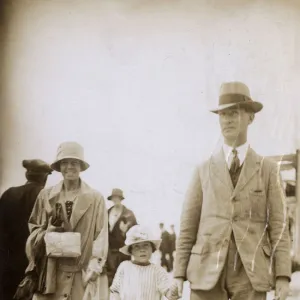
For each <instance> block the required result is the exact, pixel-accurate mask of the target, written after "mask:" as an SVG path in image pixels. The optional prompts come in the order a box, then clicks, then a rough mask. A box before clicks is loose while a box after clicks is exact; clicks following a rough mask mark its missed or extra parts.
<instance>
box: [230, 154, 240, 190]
mask: <svg viewBox="0 0 300 300" xmlns="http://www.w3.org/2000/svg"><path fill="white" fill-rule="evenodd" d="M232 154H233V158H232V162H231V165H230V169H229V174H230V177H231V180H232V183H233V186H234V187H235V186H236V184H237V181H238V179H239V175H240V159H239V157H238V152H237V150H236V149H232Z"/></svg>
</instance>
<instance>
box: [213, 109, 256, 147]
mask: <svg viewBox="0 0 300 300" xmlns="http://www.w3.org/2000/svg"><path fill="white" fill-rule="evenodd" d="M253 119H254V114H253V113H251V112H247V111H246V110H245V109H243V108H228V109H225V110H222V111H220V112H219V122H220V126H221V131H222V135H223V136H224V138H226V139H228V140H231V141H234V140H236V139H238V138H239V136H241V135H245V134H246V133H247V129H248V126H249V124H251V123H252V121H253Z"/></svg>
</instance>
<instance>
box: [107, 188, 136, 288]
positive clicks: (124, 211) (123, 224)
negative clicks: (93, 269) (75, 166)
mask: <svg viewBox="0 0 300 300" xmlns="http://www.w3.org/2000/svg"><path fill="white" fill-rule="evenodd" d="M107 199H108V200H110V201H112V202H113V203H114V205H113V206H112V207H111V208H110V209H109V210H108V221H109V224H108V226H109V250H108V257H107V275H108V283H109V286H111V284H112V281H113V279H114V276H115V274H116V272H117V269H118V267H119V265H120V263H121V262H123V261H125V260H130V259H131V258H130V256H127V255H125V254H123V253H121V252H120V251H119V249H120V248H122V247H123V246H124V245H125V239H126V232H127V231H128V230H129V229H130V228H131V227H132V226H134V225H137V222H136V218H135V215H134V213H133V212H132V211H131V210H129V209H128V208H127V207H126V206H125V205H123V204H122V201H123V200H124V199H125V198H124V195H123V191H122V190H121V189H113V191H112V194H111V195H110V196H109V197H108V198H107Z"/></svg>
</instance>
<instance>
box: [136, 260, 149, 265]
mask: <svg viewBox="0 0 300 300" xmlns="http://www.w3.org/2000/svg"><path fill="white" fill-rule="evenodd" d="M131 262H132V263H133V264H135V265H138V266H149V265H151V263H150V262H149V261H148V262H146V263H142V262H137V261H135V260H132V261H131Z"/></svg>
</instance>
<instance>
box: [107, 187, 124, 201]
mask: <svg viewBox="0 0 300 300" xmlns="http://www.w3.org/2000/svg"><path fill="white" fill-rule="evenodd" d="M112 197H119V198H120V199H121V200H124V199H125V198H124V195H123V191H122V190H121V189H113V190H112V192H111V195H110V196H109V197H107V199H108V200H111V199H112Z"/></svg>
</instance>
